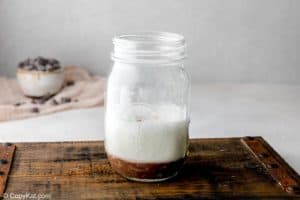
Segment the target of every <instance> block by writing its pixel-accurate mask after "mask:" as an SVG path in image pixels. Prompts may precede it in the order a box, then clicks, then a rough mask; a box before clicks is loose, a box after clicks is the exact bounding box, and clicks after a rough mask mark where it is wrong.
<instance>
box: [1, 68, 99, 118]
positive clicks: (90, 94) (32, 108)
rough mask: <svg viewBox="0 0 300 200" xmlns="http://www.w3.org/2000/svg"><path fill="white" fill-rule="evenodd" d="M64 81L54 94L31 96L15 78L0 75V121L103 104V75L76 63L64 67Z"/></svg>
mask: <svg viewBox="0 0 300 200" xmlns="http://www.w3.org/2000/svg"><path fill="white" fill-rule="evenodd" d="M64 73H65V84H64V87H63V88H62V89H61V91H60V92H58V93H57V94H56V95H54V96H51V97H47V98H38V99H32V98H29V97H26V96H24V94H23V92H22V90H21V88H20V86H19V84H18V81H17V80H16V79H9V78H6V77H0V87H1V89H0V121H8V120H16V119H22V118H29V117H36V116H40V115H45V114H50V113H55V112H60V111H65V110H69V109H76V108H88V107H95V106H103V102H104V89H105V79H104V78H102V77H99V76H94V75H91V74H90V73H88V72H87V71H86V70H84V69H82V68H79V67H65V69H64Z"/></svg>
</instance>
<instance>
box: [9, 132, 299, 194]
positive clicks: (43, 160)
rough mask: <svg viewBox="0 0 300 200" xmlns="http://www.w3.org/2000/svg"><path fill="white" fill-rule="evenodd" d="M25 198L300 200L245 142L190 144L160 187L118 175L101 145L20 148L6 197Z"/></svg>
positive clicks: (55, 145) (36, 144)
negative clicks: (178, 167) (183, 160)
mask: <svg viewBox="0 0 300 200" xmlns="http://www.w3.org/2000/svg"><path fill="white" fill-rule="evenodd" d="M277 159H278V158H277ZM280 159H281V158H280ZM286 167H287V168H290V167H289V166H288V165H287V166H286ZM292 172H294V171H292ZM294 176H295V177H296V179H297V182H298V184H300V181H299V176H298V175H297V174H294ZM26 193H29V194H44V195H49V196H47V197H46V198H43V199H55V200H56V199H300V198H299V197H300V196H297V195H296V194H291V193H287V192H286V191H284V190H282V188H281V187H279V186H278V185H277V184H276V182H274V180H273V179H272V177H271V176H270V175H269V174H268V173H267V171H266V169H265V168H264V166H263V165H262V164H261V163H260V162H259V161H258V160H257V158H256V157H255V156H254V155H253V154H252V153H251V151H249V149H248V148H247V147H246V146H245V145H244V144H243V142H242V141H241V139H240V138H228V139H196V140H191V141H190V148H189V156H188V159H187V161H186V163H185V165H184V167H183V169H182V170H181V172H180V173H179V175H178V176H177V177H176V178H174V179H171V180H169V181H166V182H161V183H138V182H130V181H127V180H126V179H124V178H122V177H120V176H119V175H118V174H116V173H114V172H113V171H112V170H111V168H110V165H109V163H108V161H107V159H106V154H105V152H104V146H103V142H100V141H99V142H66V143H19V144H17V150H16V152H15V158H14V163H13V167H12V169H11V174H10V175H9V179H8V183H7V189H6V195H9V194H26Z"/></svg>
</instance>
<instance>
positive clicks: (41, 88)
mask: <svg viewBox="0 0 300 200" xmlns="http://www.w3.org/2000/svg"><path fill="white" fill-rule="evenodd" d="M17 78H18V81H19V84H20V86H21V88H22V90H23V92H24V94H25V95H26V96H29V97H44V96H49V95H54V94H56V93H57V92H58V91H59V90H60V89H61V88H62V86H63V83H64V72H63V68H62V66H61V65H60V62H59V61H58V60H56V59H52V58H50V59H49V58H44V57H41V56H39V57H37V58H35V59H30V58H28V59H26V60H24V61H23V62H20V63H19V65H18V69H17Z"/></svg>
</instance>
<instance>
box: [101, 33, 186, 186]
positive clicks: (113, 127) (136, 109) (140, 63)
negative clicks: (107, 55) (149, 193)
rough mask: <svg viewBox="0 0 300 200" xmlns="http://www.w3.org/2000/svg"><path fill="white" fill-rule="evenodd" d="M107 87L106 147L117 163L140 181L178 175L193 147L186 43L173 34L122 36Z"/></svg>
mask: <svg viewBox="0 0 300 200" xmlns="http://www.w3.org/2000/svg"><path fill="white" fill-rule="evenodd" d="M114 44H115V49H114V52H113V54H112V57H113V60H114V66H113V69H112V72H111V74H110V77H109V79H108V86H107V98H106V100H107V101H106V115H105V149H106V152H107V155H108V159H109V161H110V164H111V166H112V168H113V169H114V170H115V171H116V172H118V173H119V174H121V175H122V176H124V177H126V178H128V179H131V180H137V181H146V182H151V181H162V180H166V179H169V178H171V177H173V176H175V175H176V174H177V173H178V171H179V170H180V168H181V167H182V165H183V163H184V160H185V157H186V153H187V148H188V129H189V115H188V97H189V80H188V77H187V75H186V73H185V71H184V68H183V61H182V60H183V59H184V58H185V42H184V39H183V37H182V36H180V35H177V34H172V33H160V32H159V33H157V32H150V33H139V34H133V35H123V36H117V37H116V38H115V39H114Z"/></svg>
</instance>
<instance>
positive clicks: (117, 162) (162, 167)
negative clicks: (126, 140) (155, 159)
mask: <svg viewBox="0 0 300 200" xmlns="http://www.w3.org/2000/svg"><path fill="white" fill-rule="evenodd" d="M108 160H109V162H110V165H111V167H112V168H113V169H114V170H115V171H116V172H118V173H119V174H121V175H122V176H124V177H127V178H134V179H163V178H168V177H172V176H174V175H175V174H176V173H177V172H178V171H179V170H180V169H181V167H182V165H183V163H184V160H185V158H181V159H179V160H176V161H173V162H165V163H136V162H132V161H126V160H123V159H120V158H118V157H116V156H112V155H109V154H108Z"/></svg>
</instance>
